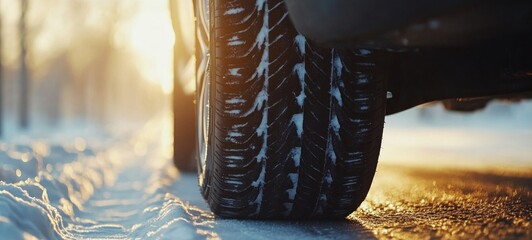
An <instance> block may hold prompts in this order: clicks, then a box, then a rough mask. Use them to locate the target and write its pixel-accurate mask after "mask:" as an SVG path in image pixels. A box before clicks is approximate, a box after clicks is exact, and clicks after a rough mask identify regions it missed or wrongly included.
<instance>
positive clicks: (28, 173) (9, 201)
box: [0, 118, 532, 239]
mask: <svg viewBox="0 0 532 240" xmlns="http://www.w3.org/2000/svg"><path fill="white" fill-rule="evenodd" d="M170 122H171V121H169V119H168V118H160V119H156V120H154V121H152V122H150V123H148V124H146V126H145V127H144V128H143V129H141V130H137V131H134V132H129V133H126V134H122V135H120V136H118V137H113V138H109V140H106V141H103V142H102V141H101V140H94V141H92V140H88V139H80V138H76V139H75V140H74V141H58V142H54V141H46V140H42V139H41V140H30V141H29V142H26V143H19V144H9V143H4V144H1V145H0V146H1V147H2V156H0V179H2V181H4V182H0V232H2V233H3V234H4V236H6V237H9V238H10V239H23V238H25V239H32V238H33V237H34V238H38V239H41V238H45V239H54V238H58V239H61V238H65V239H88V238H109V239H219V238H221V239H373V238H375V239H381V238H394V239H429V238H461V239H472V238H494V239H499V238H520V239H532V227H531V226H530V225H531V222H532V196H531V190H532V167H531V164H532V163H531V162H532V161H526V160H527V159H530V156H532V155H531V153H530V150H528V152H527V150H526V149H527V147H526V146H531V145H529V143H530V141H531V140H532V138H531V136H532V135H531V134H530V132H525V133H524V134H521V135H519V134H517V135H516V134H510V135H509V136H510V138H508V136H506V139H507V140H505V142H506V141H511V142H514V143H515V146H513V147H510V150H509V154H507V155H504V154H502V153H501V151H502V152H503V153H504V152H505V151H503V150H500V151H491V150H490V149H486V150H485V151H480V150H482V149H485V148H483V147H482V146H501V143H499V142H498V141H503V140H504V139H505V138H504V137H505V135H504V134H502V135H496V137H493V138H488V139H491V140H489V141H488V140H486V135H485V134H488V135H489V134H490V133H489V132H488V133H485V132H482V133H478V132H475V131H472V132H467V131H466V133H464V132H463V131H457V132H456V134H458V135H457V136H454V135H453V134H455V133H453V132H451V133H448V131H447V130H445V129H444V130H445V131H444V130H441V129H440V130H434V129H433V128H427V129H424V130H419V129H417V130H416V129H411V130H408V131H406V132H407V133H408V134H406V133H405V132H404V131H403V130H398V131H395V130H393V129H395V128H393V127H392V128H391V129H390V130H387V132H385V143H384V145H383V153H382V157H381V160H380V161H381V163H380V165H379V167H378V171H377V174H376V175H375V179H374V183H373V185H372V188H371V191H370V192H369V194H368V197H367V199H366V201H365V202H364V203H363V204H362V206H361V207H360V208H359V209H358V210H357V211H356V212H354V213H353V214H351V215H350V216H349V217H348V218H347V219H346V220H344V221H250V220H229V219H220V218H218V217H216V216H214V215H213V214H212V213H211V212H210V211H209V209H208V207H207V205H206V204H205V202H204V201H203V199H202V198H201V196H200V193H199V190H198V186H197V182H196V175H195V174H193V173H182V172H179V171H177V170H176V169H174V168H173V166H172V164H171V159H170V157H171V155H172V153H171V145H172V144H171V135H170V134H171V132H172V131H171V128H170V127H171V126H170V125H169V123H170ZM392 125H393V124H392ZM446 132H447V133H446ZM445 134H447V135H448V136H446V139H447V140H448V141H452V142H454V143H456V141H459V140H460V139H462V141H466V142H467V141H476V140H479V141H480V140H482V139H484V140H482V141H483V144H481V146H478V145H475V144H473V145H471V144H469V145H468V144H451V143H448V144H445V143H444V142H441V141H440V142H438V141H433V142H434V144H421V143H419V141H421V142H425V141H427V139H431V138H432V139H434V138H435V137H438V136H440V137H441V136H443V135H445ZM483 134H484V135H483ZM489 136H492V135H489ZM511 136H514V138H512V137H511ZM424 138H426V139H424ZM386 139H388V140H386ZM398 139H402V140H403V141H399V140H398ZM449 139H450V140H449ZM464 139H465V140H464ZM475 139H476V140H475ZM501 139H502V140H501ZM508 139H509V140H508ZM387 141H393V142H397V141H399V142H401V144H393V142H387ZM416 141H417V142H416ZM490 141H495V142H490ZM479 149H480V150H479ZM505 149H508V147H506V148H505ZM516 149H517V150H516ZM523 149H524V150H523ZM516 151H517V152H518V153H515V152H516ZM523 151H524V152H523ZM486 152H487V153H488V155H489V156H493V157H491V158H490V157H489V156H488V155H486ZM492 152H495V153H499V154H493V153H492ZM457 153H458V154H457ZM512 153H513V155H512ZM501 154H502V155H501ZM521 158H523V159H521ZM483 159H486V163H485V164H482V161H483ZM516 159H517V160H516ZM510 160H512V161H510ZM468 162H469V163H468ZM494 162H498V163H503V164H502V165H501V164H499V165H495V164H493V163H494ZM505 162H508V164H504V163H505ZM510 162H511V164H510Z"/></svg>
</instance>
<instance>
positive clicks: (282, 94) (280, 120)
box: [261, 0, 304, 217]
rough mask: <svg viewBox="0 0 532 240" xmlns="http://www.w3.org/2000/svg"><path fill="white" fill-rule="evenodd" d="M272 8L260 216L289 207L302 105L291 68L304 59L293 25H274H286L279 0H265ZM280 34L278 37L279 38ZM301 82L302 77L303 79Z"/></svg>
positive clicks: (297, 79)
mask: <svg viewBox="0 0 532 240" xmlns="http://www.w3.org/2000/svg"><path fill="white" fill-rule="evenodd" d="M268 2H269V4H270V5H271V6H275V7H273V8H272V9H271V10H270V12H269V15H270V17H269V20H270V25H271V26H272V27H271V28H270V40H271V43H273V42H274V40H276V41H275V43H274V44H271V45H270V68H271V72H274V74H272V75H271V77H270V80H271V82H270V83H271V84H270V92H269V94H270V102H276V103H275V104H273V103H271V104H270V105H269V106H270V113H271V116H275V118H274V117H272V118H271V121H270V122H269V128H270V129H271V134H270V139H271V140H270V142H269V146H268V150H269V151H268V156H269V159H271V160H270V162H269V163H268V167H267V172H266V178H267V183H266V189H265V194H266V195H268V196H271V197H270V198H268V199H266V200H265V205H264V208H263V213H262V215H261V216H262V217H275V216H281V215H288V214H289V213H290V211H291V209H292V204H293V200H294V197H295V191H296V189H297V180H298V178H297V176H298V167H299V161H300V156H301V154H299V152H300V151H298V149H299V150H300V149H301V138H298V137H297V136H298V134H300V125H301V122H300V121H299V119H297V116H300V115H301V113H302V108H303V105H302V104H301V105H299V103H298V101H297V98H296V94H298V95H299V93H300V92H302V90H303V88H302V86H301V81H300V78H304V73H303V76H301V75H300V74H299V75H298V72H297V71H296V70H295V68H294V63H301V62H303V61H304V59H303V54H302V52H301V50H299V49H297V48H296V47H295V46H296V45H297V42H296V39H297V36H298V33H297V31H296V30H295V29H294V28H286V27H277V26H286V25H287V24H290V20H289V19H288V18H287V12H286V9H285V6H284V3H283V1H282V0H271V1H268ZM280 36H281V38H279V37H280ZM303 81H304V79H303Z"/></svg>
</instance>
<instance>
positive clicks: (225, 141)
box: [198, 0, 385, 219]
mask: <svg viewBox="0 0 532 240" xmlns="http://www.w3.org/2000/svg"><path fill="white" fill-rule="evenodd" d="M209 7H210V10H209V11H208V12H209V16H210V17H209V18H210V20H209V26H210V30H209V31H208V32H209V34H210V37H209V39H210V43H209V44H208V46H209V48H210V54H209V58H210V63H209V67H208V68H207V70H206V78H204V80H203V81H208V84H199V86H205V88H208V91H205V89H203V90H201V89H199V93H200V94H198V95H199V96H206V95H205V93H206V92H208V97H207V98H208V103H206V102H205V101H203V102H202V101H198V102H199V103H201V104H200V105H199V106H198V109H199V112H203V113H205V114H207V115H208V117H200V118H198V120H199V122H198V126H204V131H206V135H207V136H208V137H207V138H206V139H207V140H206V141H200V143H199V144H200V146H199V147H198V149H200V151H203V156H205V157H204V158H205V159H204V160H200V162H199V165H200V166H199V171H200V174H199V175H200V180H199V181H200V187H201V190H202V194H203V196H204V198H205V199H206V200H207V202H208V204H209V206H210V208H211V209H212V211H213V212H214V213H215V214H217V215H219V216H222V217H234V218H261V219H264V218H309V217H310V218H341V217H345V216H347V215H348V214H350V213H351V212H353V211H354V210H355V209H356V208H357V207H358V206H359V205H360V203H361V202H362V201H363V200H364V198H365V196H366V194H367V192H368V190H369V186H370V185H371V181H372V179H373V175H374V173H375V168H376V164H377V159H378V155H379V150H380V144H381V138H382V130H383V124H384V115H385V88H384V81H383V79H382V78H381V76H379V72H378V71H375V63H374V57H373V55H374V54H373V53H372V52H371V51H369V50H364V49H360V50H337V49H324V48H320V47H317V46H314V45H313V44H311V43H309V42H307V41H306V39H305V38H304V37H303V36H302V35H300V34H298V32H297V31H296V30H295V29H294V27H293V26H292V25H291V22H290V20H289V18H288V15H287V12H286V9H285V6H284V3H283V1H281V0H257V1H255V2H252V1H243V0H236V1H218V0H214V1H210V3H209ZM204 14H205V13H204ZM205 15H206V14H205ZM198 35H199V34H198ZM202 91H203V92H202ZM207 105H208V111H205V107H206V106H207ZM201 149H203V150H201ZM198 155H200V156H201V155H202V153H201V152H200V154H198Z"/></svg>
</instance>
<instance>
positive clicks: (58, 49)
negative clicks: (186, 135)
mask: <svg viewBox="0 0 532 240" xmlns="http://www.w3.org/2000/svg"><path fill="white" fill-rule="evenodd" d="M0 36H1V37H0V53H1V54H0V56H1V58H0V59H1V60H0V63H1V78H0V84H1V85H0V88H1V90H0V95H1V96H0V99H1V104H0V105H1V106H2V107H1V108H0V120H1V128H0V129H1V135H2V136H3V138H4V139H6V138H10V137H11V138H12V137H16V136H19V135H20V134H31V133H38V132H42V131H50V130H53V129H56V128H65V127H66V128H76V129H87V128H91V127H94V126H95V125H97V126H103V127H110V126H111V125H116V123H118V122H120V124H121V125H124V124H125V125H128V124H129V123H131V124H134V123H135V122H142V121H145V120H146V119H148V118H150V117H153V116H154V115H155V114H156V113H159V112H161V111H162V110H165V109H167V110H170V109H171V108H170V106H171V97H170V94H171V92H172V87H173V86H172V78H173V74H172V71H173V70H172V59H173V56H172V53H173V51H172V49H173V43H174V34H173V29H172V25H171V21H170V14H169V10H168V0H149V1H147V0H145V1H141V0H113V1H108V0H90V1H86V0H85V1H84V0H0Z"/></svg>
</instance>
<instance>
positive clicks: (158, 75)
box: [120, 0, 174, 94]
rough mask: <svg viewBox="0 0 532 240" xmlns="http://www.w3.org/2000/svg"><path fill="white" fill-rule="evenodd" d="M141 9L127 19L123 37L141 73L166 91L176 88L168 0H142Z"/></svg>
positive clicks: (172, 35) (172, 37)
mask: <svg viewBox="0 0 532 240" xmlns="http://www.w3.org/2000/svg"><path fill="white" fill-rule="evenodd" d="M139 4H140V6H139V10H138V11H139V12H138V13H137V14H136V15H135V16H134V17H132V18H131V20H130V21H128V22H126V23H124V29H123V30H124V32H122V34H124V35H123V36H121V37H120V38H121V40H123V41H124V42H126V43H127V45H128V46H129V48H131V50H132V51H133V52H134V54H135V55H136V62H137V64H138V66H139V70H140V73H141V74H142V76H143V78H144V79H145V80H147V81H150V82H153V83H156V84H159V85H160V86H161V89H162V90H163V92H164V93H166V94H169V93H171V92H172V89H173V73H172V64H173V45H174V33H173V28H172V24H171V20H170V13H169V9H168V1H165V0H159V1H141V2H139Z"/></svg>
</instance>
